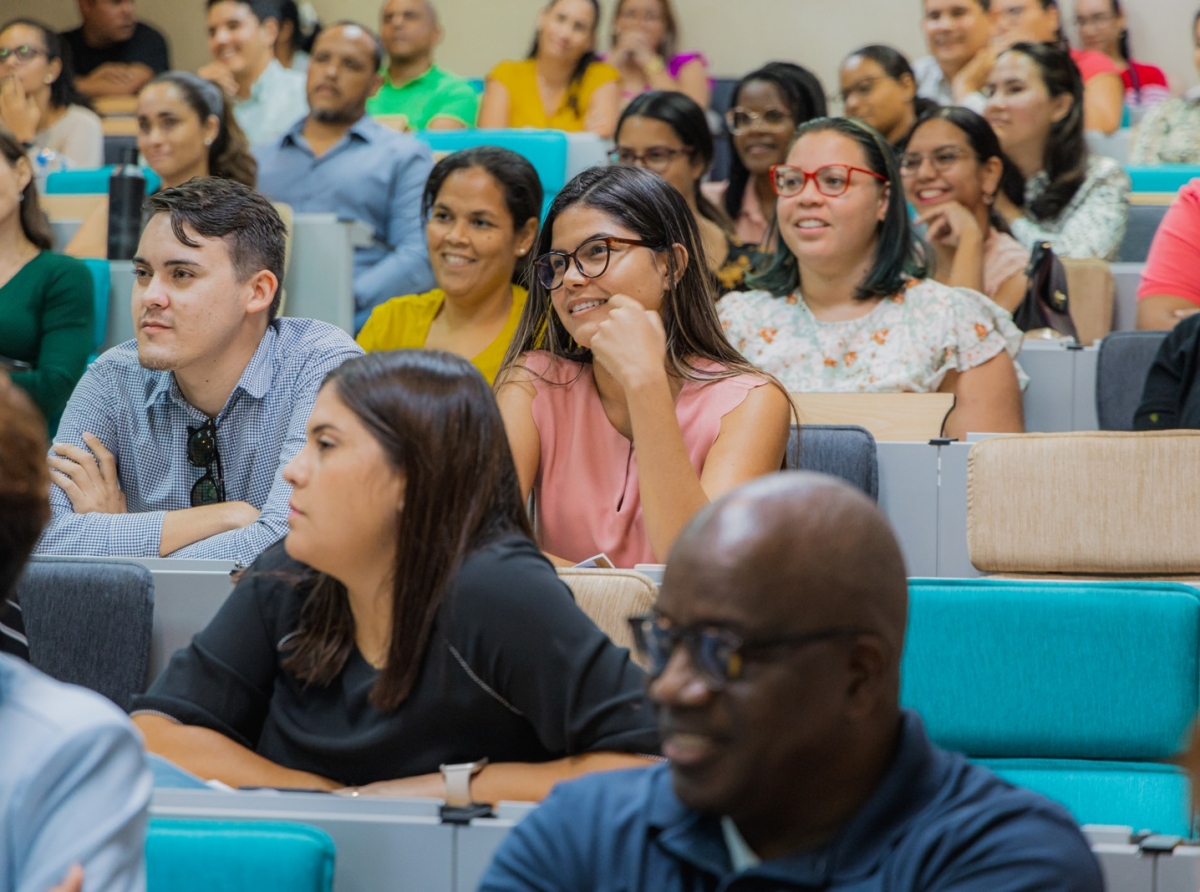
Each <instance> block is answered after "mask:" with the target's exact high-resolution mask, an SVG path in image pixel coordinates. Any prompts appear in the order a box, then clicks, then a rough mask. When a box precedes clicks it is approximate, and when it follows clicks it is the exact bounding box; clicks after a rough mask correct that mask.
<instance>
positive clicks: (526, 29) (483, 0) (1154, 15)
mask: <svg viewBox="0 0 1200 892" xmlns="http://www.w3.org/2000/svg"><path fill="white" fill-rule="evenodd" d="M437 2H438V8H439V10H440V11H441V15H442V19H443V22H444V24H445V28H446V33H447V39H446V41H445V43H444V44H443V46H442V49H441V51H440V53H439V57H438V58H439V61H440V62H441V64H443V65H444V66H445V67H447V68H449V69H451V70H453V71H456V72H458V73H460V74H463V75H467V76H472V77H481V76H483V75H484V74H485V73H486V72H487V70H488V69H489V68H490V67H491V66H492V65H494V64H495V63H496V62H497V61H499V60H500V59H504V58H509V57H513V56H519V55H521V54H523V53H524V52H525V50H526V49H527V47H528V45H529V39H530V36H531V34H532V30H533V21H534V18H535V16H536V13H537V10H538V9H539V8H540V7H541V6H542V3H543V0H437ZM675 4H676V8H677V10H678V12H679V17H680V19H681V21H682V22H683V31H684V34H683V39H684V45H685V46H686V47H689V48H691V47H695V48H702V49H703V50H704V51H705V53H706V54H707V55H708V57H709V59H710V60H711V62H712V65H713V71H714V73H715V74H716V75H718V76H721V77H736V76H738V75H740V74H744V73H745V72H746V71H749V70H750V69H752V68H755V67H757V66H758V65H759V64H761V63H762V62H764V61H767V60H770V59H788V60H791V61H795V62H800V63H801V64H803V65H806V66H808V67H809V68H811V69H813V71H815V72H816V73H817V74H818V75H820V77H821V79H822V80H823V81H824V82H825V85H826V88H827V89H828V90H830V91H832V90H833V89H834V86H835V83H836V81H835V78H836V74H837V65H838V62H839V61H840V60H841V58H842V57H843V56H844V55H846V53H848V52H849V51H850V50H852V49H853V48H854V47H856V46H859V45H861V44H864V43H873V42H879V43H890V44H892V45H893V46H895V47H897V48H898V49H901V50H903V51H904V52H906V53H909V54H912V55H914V56H916V55H921V54H922V53H923V52H924V40H923V37H922V35H921V29H920V9H921V7H920V2H919V0H675ZM314 5H315V6H316V8H317V11H318V12H319V13H320V15H321V18H322V19H323V20H325V21H330V20H332V19H336V18H351V19H359V20H361V21H363V22H364V23H367V24H370V25H373V26H374V25H376V24H377V18H378V10H379V6H380V0H314ZM602 5H603V7H604V10H605V15H606V17H607V16H608V15H609V14H610V11H611V9H612V5H613V0H602ZM138 6H139V9H140V10H141V15H142V17H143V18H145V19H146V20H147V21H149V22H151V23H152V24H154V25H157V26H158V27H160V28H162V29H163V30H164V31H165V32H166V33H167V36H168V39H169V40H170V42H171V50H172V53H173V58H174V59H175V64H176V65H179V66H180V67H186V68H193V69H194V68H196V67H198V66H199V65H201V64H202V63H203V62H204V61H205V59H206V57H207V52H206V50H205V46H204V13H203V2H202V0H138ZM1065 6H1066V7H1067V8H1068V9H1067V18H1068V20H1069V19H1070V18H1071V16H1070V11H1069V7H1070V0H1065ZM1125 6H1126V9H1127V17H1128V19H1129V24H1130V30H1131V32H1132V34H1133V42H1134V50H1135V53H1136V55H1137V57H1138V58H1140V59H1144V60H1145V61H1147V62H1152V63H1154V64H1156V65H1160V66H1161V67H1162V68H1164V69H1165V70H1166V72H1167V75H1168V77H1169V78H1170V80H1171V83H1172V86H1173V87H1174V88H1175V91H1176V92H1182V90H1183V89H1185V88H1187V87H1189V86H1191V85H1192V84H1194V83H1195V82H1196V80H1197V75H1196V72H1195V70H1194V69H1193V67H1192V46H1191V33H1190V27H1189V26H1190V23H1191V18H1192V15H1193V14H1194V13H1195V11H1196V7H1197V0H1127V2H1126V3H1125ZM0 7H2V8H3V10H4V12H3V16H4V17H5V18H7V17H9V16H15V15H30V16H35V17H37V18H41V19H43V20H45V21H46V22H47V23H48V24H51V25H53V26H55V27H60V28H65V27H71V26H73V25H74V24H75V23H76V22H77V20H78V14H77V12H76V6H75V3H74V2H73V0H0ZM10 10H11V12H10ZM603 30H604V32H607V18H606V20H605V26H604V29H603ZM735 35H736V36H735Z"/></svg>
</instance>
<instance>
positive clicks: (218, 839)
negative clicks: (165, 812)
mask: <svg viewBox="0 0 1200 892" xmlns="http://www.w3.org/2000/svg"><path fill="white" fill-rule="evenodd" d="M333 867H334V846H333V840H332V839H330V838H329V835H328V834H327V833H325V831H323V830H318V829H317V828H315V827H308V826H305V825H303V824H290V823H287V824H285V823H281V822H270V821H221V820H213V821H207V820H186V821H185V820H174V819H163V818H155V819H153V820H151V821H150V831H149V833H148V834H147V836H146V889H147V890H148V892H331V890H332V889H333Z"/></svg>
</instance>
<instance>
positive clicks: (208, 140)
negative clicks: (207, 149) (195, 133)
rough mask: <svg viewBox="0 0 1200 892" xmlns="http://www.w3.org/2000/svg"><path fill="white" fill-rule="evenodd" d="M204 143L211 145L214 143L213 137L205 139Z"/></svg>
mask: <svg viewBox="0 0 1200 892" xmlns="http://www.w3.org/2000/svg"><path fill="white" fill-rule="evenodd" d="M204 144H205V145H206V146H211V145H212V140H211V139H206V140H204Z"/></svg>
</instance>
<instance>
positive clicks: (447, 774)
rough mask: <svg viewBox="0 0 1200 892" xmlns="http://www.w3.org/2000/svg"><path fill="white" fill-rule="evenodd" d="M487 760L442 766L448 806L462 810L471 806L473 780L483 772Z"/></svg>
mask: <svg viewBox="0 0 1200 892" xmlns="http://www.w3.org/2000/svg"><path fill="white" fill-rule="evenodd" d="M487 762H488V760H487V759H480V760H479V761H478V762H460V763H458V764H456V765H442V766H441V772H442V779H443V780H445V782H446V804H447V805H451V806H455V807H459V808H461V807H462V806H464V805H470V804H471V778H473V777H474V776H475V775H477V774H478V773H479V772H480V771H482V770H483V767H484V766H485V765H487Z"/></svg>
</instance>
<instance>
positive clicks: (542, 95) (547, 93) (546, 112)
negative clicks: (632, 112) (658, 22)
mask: <svg viewBox="0 0 1200 892" xmlns="http://www.w3.org/2000/svg"><path fill="white" fill-rule="evenodd" d="M599 21H600V6H599V4H598V3H597V2H596V0H550V3H549V4H548V5H547V6H546V7H545V8H544V9H543V10H542V11H541V12H540V13H539V14H538V27H537V35H536V36H535V37H534V39H533V48H532V49H531V50H530V51H529V57H528V58H526V59H521V60H516V59H508V60H505V61H503V62H501V63H499V64H498V65H497V66H496V67H495V68H493V69H492V70H491V71H490V72H489V73H488V76H487V85H486V87H485V88H484V92H483V99H482V101H481V102H480V105H479V126H480V127H536V128H540V129H550V130H566V131H568V132H579V131H584V130H588V131H591V132H592V133H595V134H596V135H597V136H600V137H602V138H604V139H611V138H612V135H613V130H614V128H615V127H616V126H617V113H618V111H619V110H620V101H621V96H620V89H619V87H618V84H619V83H620V80H621V75H620V74H619V73H618V72H617V69H615V68H613V66H611V65H609V64H608V63H607V62H600V61H598V60H597V59H596V53H595V49H596V25H597V24H598V23H599Z"/></svg>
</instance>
